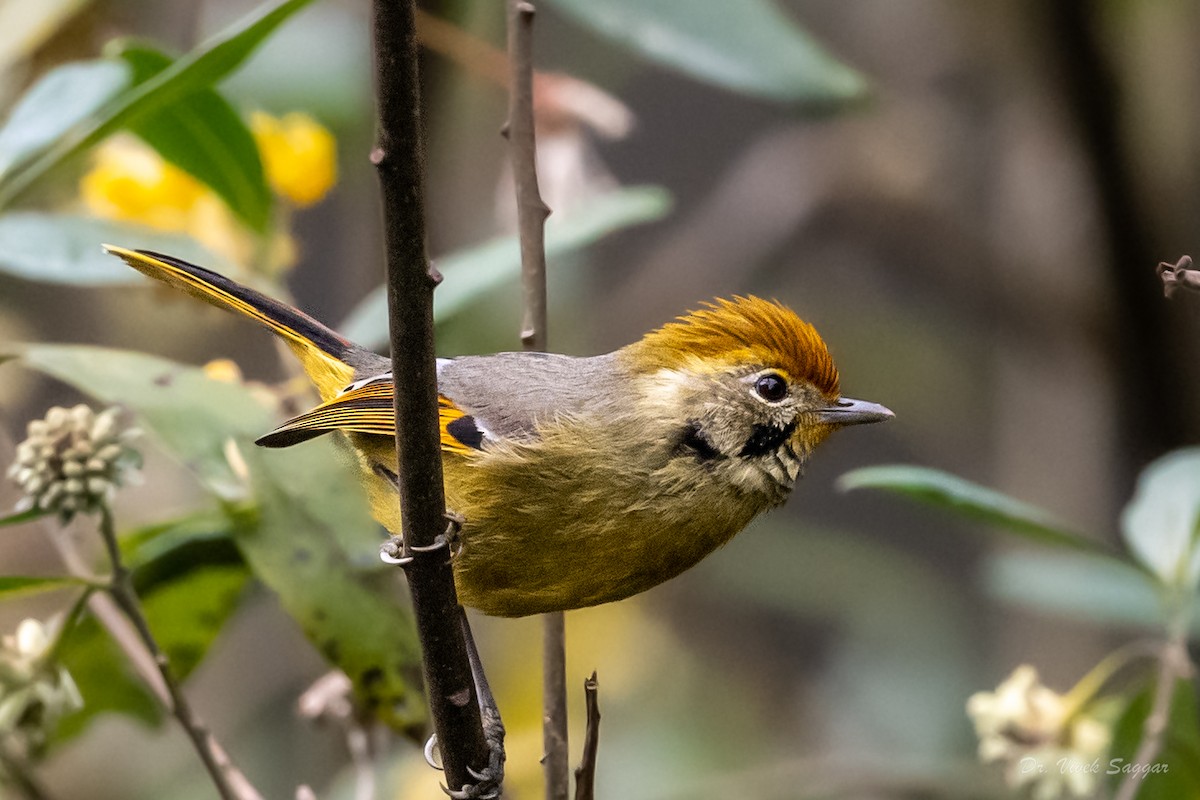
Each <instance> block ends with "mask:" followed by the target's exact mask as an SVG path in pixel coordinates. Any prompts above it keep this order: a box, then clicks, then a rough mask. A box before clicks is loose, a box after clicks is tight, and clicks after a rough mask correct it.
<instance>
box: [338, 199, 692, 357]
mask: <svg viewBox="0 0 1200 800" xmlns="http://www.w3.org/2000/svg"><path fill="white" fill-rule="evenodd" d="M670 209H671V196H670V195H669V194H667V192H666V191H664V190H663V189H662V188H660V187H657V186H631V187H626V188H622V189H618V190H616V191H613V192H611V193H609V194H606V195H604V196H603V197H600V198H597V199H596V200H595V201H593V202H592V203H591V204H590V205H588V206H587V207H585V208H582V209H579V210H578V211H576V212H573V213H571V214H570V215H569V216H566V217H562V218H559V217H555V216H551V217H550V219H549V220H548V221H547V223H546V258H547V259H548V260H552V259H556V258H563V257H564V256H566V255H567V254H569V253H573V252H575V251H577V250H581V249H583V248H585V247H588V246H589V245H591V244H593V243H594V242H596V241H597V240H599V239H601V238H603V237H605V236H607V235H608V234H610V233H613V232H615V231H619V230H621V229H622V228H628V227H631V226H633V225H640V224H643V223H647V222H653V221H654V220H657V219H661V218H662V217H664V216H665V215H666V214H667V212H668V211H670ZM435 263H436V266H437V268H438V270H439V271H440V272H441V273H442V276H443V277H444V278H445V280H443V281H442V283H441V284H440V285H439V286H438V289H437V291H436V292H434V293H433V311H434V317H435V319H437V320H438V321H439V322H442V321H445V320H447V319H449V318H450V317H452V316H454V315H455V314H457V313H458V312H460V311H462V310H463V309H464V308H466V307H467V306H469V305H470V304H471V303H472V302H474V301H475V300H478V299H479V298H481V297H484V296H485V295H487V294H488V293H490V292H492V291H494V290H495V289H496V287H498V286H501V285H503V284H504V283H506V282H508V281H515V280H517V278H518V277H519V276H520V274H521V252H520V245H519V243H518V240H517V237H516V236H503V237H498V238H496V239H492V240H491V241H489V242H485V243H484V244H481V245H478V246H476V247H472V248H470V249H468V250H462V251H459V252H457V253H452V254H450V255H448V256H445V257H443V258H439V259H437V260H436V262H435ZM340 327H341V332H342V334H343V335H344V336H346V338H348V339H351V340H353V341H356V342H359V343H360V344H362V345H364V346H365V347H378V346H381V345H383V344H385V343H386V342H387V340H388V317H387V294H386V289H385V287H382V286H381V287H379V288H378V289H376V290H375V291H373V292H371V294H369V295H367V297H365V298H364V299H363V300H362V302H360V303H359V304H358V305H357V306H356V307H355V308H354V310H353V311H351V312H350V315H349V316H348V317H347V318H346V321H345V322H343V323H342V325H341V326H340Z"/></svg>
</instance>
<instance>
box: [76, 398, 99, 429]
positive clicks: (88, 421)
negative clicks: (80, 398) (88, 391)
mask: <svg viewBox="0 0 1200 800" xmlns="http://www.w3.org/2000/svg"><path fill="white" fill-rule="evenodd" d="M70 415H71V421H72V422H73V423H75V427H77V428H82V429H84V430H86V429H88V428H90V427H91V426H92V422H93V421H94V419H95V414H93V413H92V409H90V408H88V407H87V406H85V405H84V404H83V403H80V404H79V405H77V406H75V407H74V408H72V409H71V411H70Z"/></svg>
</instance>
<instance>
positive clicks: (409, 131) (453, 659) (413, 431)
mask: <svg viewBox="0 0 1200 800" xmlns="http://www.w3.org/2000/svg"><path fill="white" fill-rule="evenodd" d="M415 6H416V4H415V2H414V0H375V1H374V3H373V7H374V19H373V26H374V37H375V74H376V96H377V102H378V109H379V129H378V139H377V144H376V147H375V149H374V151H372V153H371V161H372V162H373V163H374V164H375V167H376V170H377V172H378V176H379V184H380V189H381V192H382V196H383V218H384V235H385V243H386V248H387V251H386V260H387V272H388V292H387V297H388V315H389V327H390V331H391V347H392V371H393V374H394V375H396V376H397V378H398V380H397V381H396V384H397V391H396V392H395V413H396V454H397V459H398V462H399V466H398V470H397V485H398V488H399V492H400V510H401V519H402V531H401V533H402V536H403V540H404V543H405V544H404V547H405V552H406V554H412V555H413V559H412V561H411V562H410V565H409V566H408V568H407V570H406V572H407V575H408V585H409V591H410V592H411V593H412V599H413V611H414V615H415V617H416V622H417V634H418V636H419V638H420V640H421V654H422V666H423V670H424V675H425V685H426V688H427V691H428V696H429V702H430V708H431V711H432V716H433V726H434V730H435V732H436V733H437V737H438V749H439V750H440V752H441V757H442V766H443V768H444V769H445V772H446V782H447V784H448V785H449V786H450V787H451V788H452V789H454V790H455V791H458V790H459V789H460V788H461V787H464V786H467V785H469V784H471V783H472V778H471V775H470V772H469V771H468V769H469V767H471V766H472V765H473V766H474V767H475V768H476V769H477V770H478V769H482V768H484V767H485V766H486V765H487V764H488V763H489V761H488V756H489V751H488V745H487V741H486V740H485V738H484V734H483V727H482V724H481V721H480V712H479V706H478V703H477V697H476V695H475V685H474V681H473V679H472V676H471V669H470V665H469V662H468V661H467V651H466V644H465V640H464V638H463V633H462V628H461V626H460V624H459V612H458V607H459V606H458V596H457V594H456V592H455V589H454V574H453V571H452V569H451V565H450V557H449V550H448V546H445V547H436V545H438V544H446V540H445V539H444V538H442V537H443V534H444V532H445V531H446V529H447V520H446V500H445V495H444V493H443V488H442V456H441V444H440V437H439V435H438V406H437V370H436V366H435V361H434V348H433V289H434V287H435V286H436V285H437V284H438V282H439V281H440V276H438V274H437V272H436V271H435V270H434V269H433V268H432V266H431V265H430V262H429V258H428V256H427V255H426V252H425V147H424V132H423V130H422V116H421V96H420V88H419V87H420V84H419V76H418V65H417V37H416V23H415V19H414V15H415ZM401 377H402V379H400V378H401ZM401 389H403V390H402V391H401Z"/></svg>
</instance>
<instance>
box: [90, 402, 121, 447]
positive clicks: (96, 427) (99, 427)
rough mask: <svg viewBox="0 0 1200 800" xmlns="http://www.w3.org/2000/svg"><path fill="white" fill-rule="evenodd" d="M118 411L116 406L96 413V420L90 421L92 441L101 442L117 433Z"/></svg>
mask: <svg viewBox="0 0 1200 800" xmlns="http://www.w3.org/2000/svg"><path fill="white" fill-rule="evenodd" d="M119 413H120V412H119V411H118V410H117V408H116V407H113V408H106V409H105V410H104V411H101V412H100V413H99V414H97V415H96V421H95V422H93V423H92V431H91V433H92V437H91V438H92V441H93V442H103V441H107V440H108V439H111V438H113V437H114V436H116V433H117V416H118V414H119Z"/></svg>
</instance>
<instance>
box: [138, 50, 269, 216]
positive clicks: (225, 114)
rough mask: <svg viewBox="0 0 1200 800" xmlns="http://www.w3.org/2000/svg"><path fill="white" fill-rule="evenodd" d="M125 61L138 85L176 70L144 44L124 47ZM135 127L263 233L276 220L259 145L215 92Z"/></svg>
mask: <svg viewBox="0 0 1200 800" xmlns="http://www.w3.org/2000/svg"><path fill="white" fill-rule="evenodd" d="M120 57H121V58H122V59H123V60H124V61H125V62H126V63H127V64H129V65H130V67H131V68H132V69H133V81H134V83H135V84H140V83H144V82H146V81H148V80H150V79H151V78H153V77H154V76H155V75H158V74H159V73H161V72H162V71H163V70H165V69H167V68H168V67H170V66H171V63H172V59H171V57H170V56H168V55H166V54H165V53H162V52H160V51H158V50H155V49H153V48H151V47H148V46H145V45H133V44H125V45H124V46H123V47H122V48H121V50H120ZM130 128H131V129H132V130H133V132H134V133H136V134H137V135H138V136H139V137H141V139H142V140H143V141H145V142H146V143H147V144H149V145H150V146H151V147H153V148H154V149H155V150H157V151H158V153H159V155H161V156H162V157H163V158H164V159H166V160H167V161H169V162H171V163H172V164H174V165H175V166H177V167H179V168H180V169H182V170H183V171H184V172H187V173H188V174H189V175H191V176H192V177H194V178H196V179H197V180H198V181H200V182H201V183H203V184H205V185H206V186H208V187H209V188H210V189H212V190H213V191H214V192H216V193H217V194H218V195H219V196H220V197H221V199H222V200H224V201H225V204H226V205H227V206H229V208H230V209H232V210H233V212H234V213H235V214H237V215H238V216H239V217H241V218H242V220H244V221H245V222H246V224H247V225H249V226H250V227H251V228H253V229H254V230H256V231H259V232H260V233H261V232H262V231H264V230H266V228H267V225H268V223H269V222H270V219H271V203H272V200H273V197H272V195H271V190H270V188H269V187H268V186H267V181H266V178H265V176H264V175H263V165H262V161H260V160H259V156H258V145H256V144H255V142H254V136H253V134H251V133H250V129H249V128H247V127H246V123H245V122H243V121H242V118H241V116H240V115H239V114H238V112H237V111H235V110H234V108H233V106H231V105H230V104H229V103H228V102H226V100H225V98H224V97H222V96H221V95H220V94H218V93H217V92H216V91H215V90H214V89H199V90H197V91H195V92H192V93H191V94H189V95H187V96H186V97H181V98H179V99H178V100H176V101H175V102H173V103H171V105H169V106H164V107H163V108H160V109H159V110H158V111H155V112H154V113H152V114H147V115H144V116H142V117H139V118H138V119H136V120H134V121H133V123H132V124H131V125H130Z"/></svg>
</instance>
